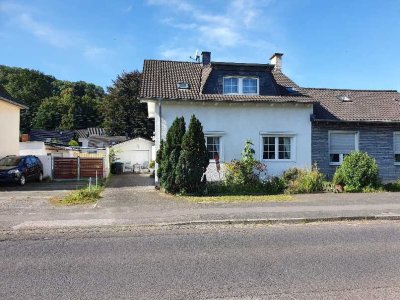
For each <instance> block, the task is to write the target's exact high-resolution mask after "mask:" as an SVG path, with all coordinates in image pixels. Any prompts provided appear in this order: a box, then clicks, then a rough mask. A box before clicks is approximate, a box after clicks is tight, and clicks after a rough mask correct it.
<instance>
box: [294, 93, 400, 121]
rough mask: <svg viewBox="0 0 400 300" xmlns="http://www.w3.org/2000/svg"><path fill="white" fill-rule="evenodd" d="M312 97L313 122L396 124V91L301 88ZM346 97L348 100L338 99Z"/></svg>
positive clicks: (399, 101) (399, 108)
mask: <svg viewBox="0 0 400 300" xmlns="http://www.w3.org/2000/svg"><path fill="white" fill-rule="evenodd" d="M300 90H301V92H302V93H305V94H308V95H309V96H310V97H313V98H314V99H315V100H316V101H318V103H317V104H315V105H314V114H315V119H317V120H330V121H349V122H357V121H358V122H400V93H398V92H397V91H373V90H345V89H317V88H301V89H300ZM343 96H346V97H347V98H348V101H343V100H341V99H340V97H343Z"/></svg>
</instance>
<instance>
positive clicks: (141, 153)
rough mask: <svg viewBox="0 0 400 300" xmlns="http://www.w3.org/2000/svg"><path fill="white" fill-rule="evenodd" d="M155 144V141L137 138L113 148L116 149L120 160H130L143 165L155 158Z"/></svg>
mask: <svg viewBox="0 0 400 300" xmlns="http://www.w3.org/2000/svg"><path fill="white" fill-rule="evenodd" d="M153 146H154V142H153V141H149V140H146V139H143V138H136V139H132V140H129V141H126V142H123V143H120V144H117V145H115V146H113V147H112V148H113V149H114V150H115V151H116V154H117V157H118V161H121V162H130V163H132V164H133V165H134V164H141V165H143V164H144V163H146V162H147V163H149V162H150V161H151V160H154V159H155V157H154V154H153V151H152V148H153Z"/></svg>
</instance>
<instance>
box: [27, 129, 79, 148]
mask: <svg viewBox="0 0 400 300" xmlns="http://www.w3.org/2000/svg"><path fill="white" fill-rule="evenodd" d="M74 136H75V132H74V131H72V130H64V131H48V130H41V129H32V130H31V132H30V133H29V139H30V140H31V141H37V142H47V143H56V144H64V145H67V144H68V142H69V141H70V140H72V139H74Z"/></svg>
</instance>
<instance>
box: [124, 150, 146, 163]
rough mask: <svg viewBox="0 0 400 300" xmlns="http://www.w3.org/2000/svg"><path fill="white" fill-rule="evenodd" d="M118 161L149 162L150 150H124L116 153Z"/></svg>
mask: <svg viewBox="0 0 400 300" xmlns="http://www.w3.org/2000/svg"><path fill="white" fill-rule="evenodd" d="M117 156H118V158H119V161H122V162H131V163H132V164H133V165H134V164H141V165H142V164H143V163H144V162H147V163H149V162H150V151H148V150H125V151H123V152H120V153H118V154H117Z"/></svg>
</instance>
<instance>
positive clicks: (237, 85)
mask: <svg viewBox="0 0 400 300" xmlns="http://www.w3.org/2000/svg"><path fill="white" fill-rule="evenodd" d="M258 89H259V88H258V78H252V77H224V94H242V95H258V93H259V92H258Z"/></svg>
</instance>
